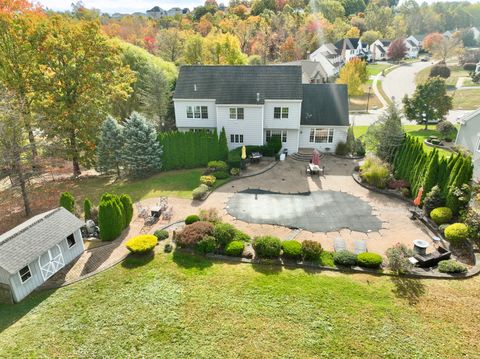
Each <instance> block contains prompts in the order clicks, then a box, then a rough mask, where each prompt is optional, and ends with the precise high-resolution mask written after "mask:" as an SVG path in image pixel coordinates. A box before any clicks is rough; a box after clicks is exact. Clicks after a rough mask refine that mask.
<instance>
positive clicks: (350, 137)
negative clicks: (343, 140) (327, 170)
mask: <svg viewBox="0 0 480 359" xmlns="http://www.w3.org/2000/svg"><path fill="white" fill-rule="evenodd" d="M355 144H356V141H355V134H354V133H353V126H349V127H348V132H347V147H348V152H349V153H351V154H354V153H355V152H356V151H355Z"/></svg>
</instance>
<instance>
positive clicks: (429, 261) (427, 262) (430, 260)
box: [414, 246, 452, 268]
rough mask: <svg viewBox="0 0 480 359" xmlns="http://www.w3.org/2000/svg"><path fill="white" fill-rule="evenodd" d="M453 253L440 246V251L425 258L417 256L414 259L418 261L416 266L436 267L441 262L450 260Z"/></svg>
mask: <svg viewBox="0 0 480 359" xmlns="http://www.w3.org/2000/svg"><path fill="white" fill-rule="evenodd" d="M451 255H452V252H450V251H449V250H447V249H445V248H443V247H442V246H439V247H438V249H437V250H436V251H434V252H432V253H428V254H426V255H424V256H422V255H420V254H416V255H415V256H414V258H415V259H416V260H417V263H416V266H417V267H420V268H431V267H435V266H436V265H437V264H438V263H439V262H440V261H444V260H447V259H450V256H451Z"/></svg>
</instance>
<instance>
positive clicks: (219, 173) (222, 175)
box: [215, 171, 228, 179]
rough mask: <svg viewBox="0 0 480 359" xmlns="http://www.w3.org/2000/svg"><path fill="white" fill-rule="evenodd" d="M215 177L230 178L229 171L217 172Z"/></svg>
mask: <svg viewBox="0 0 480 359" xmlns="http://www.w3.org/2000/svg"><path fill="white" fill-rule="evenodd" d="M215 177H216V178H217V179H225V178H228V173H227V171H219V172H215Z"/></svg>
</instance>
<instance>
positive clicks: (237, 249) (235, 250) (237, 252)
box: [225, 241, 245, 257]
mask: <svg viewBox="0 0 480 359" xmlns="http://www.w3.org/2000/svg"><path fill="white" fill-rule="evenodd" d="M243 248H245V243H243V242H242V241H231V242H230V243H228V244H227V246H226V247H225V254H226V255H227V256H232V257H240V256H241V255H242V253H243Z"/></svg>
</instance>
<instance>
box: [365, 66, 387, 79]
mask: <svg viewBox="0 0 480 359" xmlns="http://www.w3.org/2000/svg"><path fill="white" fill-rule="evenodd" d="M390 66H392V65H388V64H368V65H367V72H368V76H369V77H370V76H376V75H378V74H379V73H380V72H382V71H383V70H385V69H387V68H389V67H390Z"/></svg>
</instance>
